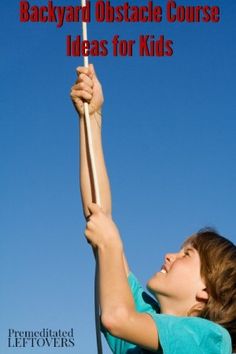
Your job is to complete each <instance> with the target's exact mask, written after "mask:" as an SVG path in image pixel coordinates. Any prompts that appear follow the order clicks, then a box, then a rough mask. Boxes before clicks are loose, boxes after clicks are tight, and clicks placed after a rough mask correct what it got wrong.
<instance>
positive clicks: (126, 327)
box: [71, 65, 236, 354]
mask: <svg viewBox="0 0 236 354" xmlns="http://www.w3.org/2000/svg"><path fill="white" fill-rule="evenodd" d="M77 73H78V79H77V81H76V84H75V85H74V86H73V87H72V90H71V97H72V100H73V103H74V105H75V108H76V110H77V111H78V113H79V116H80V181H81V193H82V201H83V209H84V215H85V217H86V219H87V227H86V230H85V235H86V237H87V239H88V241H89V243H90V244H91V245H92V246H93V247H96V248H97V250H98V260H99V268H100V276H99V277H100V278H99V281H100V306H101V320H102V325H103V332H104V334H105V336H106V339H107V340H108V343H109V345H110V347H111V349H112V351H113V352H114V353H144V352H147V351H149V352H156V353H159V354H160V353H164V354H173V353H178V354H184V353H191V354H194V353H196V354H199V353H204V354H210V353H212V354H213V353H214V354H218V353H219V354H220V353H221V354H223V353H224V354H230V353H232V345H231V338H232V343H233V346H235V319H236V310H235V309H236V307H235V301H234V300H235V298H236V289H235V283H236V267H235V265H236V262H235V261H236V248H235V245H234V244H233V243H231V242H230V241H228V240H226V239H225V238H223V237H221V236H220V235H218V234H217V233H216V232H214V231H213V230H204V231H202V232H199V233H198V234H196V235H193V236H192V237H191V238H189V239H188V240H187V241H186V242H185V243H184V245H183V246H182V247H181V249H180V251H179V252H177V253H175V254H167V255H166V257H165V263H164V264H163V266H162V268H161V270H160V271H159V272H157V273H156V274H154V276H153V277H152V278H151V279H150V280H149V281H148V289H149V290H150V291H151V293H152V294H153V295H154V297H155V298H156V300H157V301H154V300H153V299H152V298H151V297H150V296H149V295H147V294H146V293H145V292H144V291H143V289H142V287H141V286H140V284H139V283H138V281H137V279H136V278H135V277H134V275H133V274H132V273H131V272H130V271H129V268H128V264H127V261H126V259H125V256H124V252H123V244H122V241H121V238H120V234H119V231H118V229H117V227H116V225H115V223H114V222H113V220H112V217H111V215H112V211H111V193H110V186H109V179H108V176H107V172H106V166H105V162H104V157H103V150H102V139H101V126H102V117H101V107H102V104H103V94H102V88H101V85H100V83H99V81H98V79H97V77H96V74H95V71H94V68H93V66H92V65H90V67H89V68H88V69H87V68H83V67H80V68H78V69H77ZM84 101H87V102H88V103H89V110H90V119H91V129H92V136H93V143H94V151H95V154H96V167H97V171H98V183H99V186H100V192H101V203H102V208H100V207H99V206H98V205H96V204H94V203H91V201H92V200H94V191H93V188H92V186H91V183H90V174H91V167H90V162H89V157H88V155H87V154H88V152H87V139H86V131H85V123H84V108H83V102H84ZM212 252H213V253H212ZM212 254H213V255H215V256H214V257H212ZM209 259H210V262H209ZM225 284H227V285H226V286H225ZM210 320H211V321H210ZM213 321H214V322H213ZM218 323H219V324H218ZM220 324H221V325H220ZM223 326H224V327H225V328H224V327H223ZM226 328H227V329H228V331H227V330H226ZM229 333H230V334H229ZM230 335H231V337H230Z"/></svg>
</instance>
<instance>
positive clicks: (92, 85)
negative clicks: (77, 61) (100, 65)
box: [70, 64, 104, 117]
mask: <svg viewBox="0 0 236 354" xmlns="http://www.w3.org/2000/svg"><path fill="white" fill-rule="evenodd" d="M76 71H77V75H78V78H77V80H76V83H75V85H73V86H72V88H71V93H70V95H71V99H72V102H73V103H74V106H75V108H76V110H77V112H78V113H79V115H80V117H82V116H84V102H87V103H88V104H89V113H90V115H93V114H95V113H98V114H99V115H101V108H102V104H103V102H104V98H103V92H102V86H101V84H100V82H99V81H98V78H97V76H96V73H95V70H94V67H93V65H92V64H90V65H89V68H86V67H82V66H79V67H78V68H77V69H76Z"/></svg>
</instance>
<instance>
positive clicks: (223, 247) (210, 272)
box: [184, 228, 236, 351]
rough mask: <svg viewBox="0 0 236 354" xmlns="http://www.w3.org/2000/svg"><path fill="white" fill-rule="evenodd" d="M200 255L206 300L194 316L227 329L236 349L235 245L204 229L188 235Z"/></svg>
mask: <svg viewBox="0 0 236 354" xmlns="http://www.w3.org/2000/svg"><path fill="white" fill-rule="evenodd" d="M186 244H191V245H192V247H194V248H195V249H196V250H197V251H198V253H199V256H200V261H201V276H202V279H203V280H204V282H205V285H206V289H207V292H208V296H209V299H208V301H207V302H206V304H205V306H204V308H203V309H201V310H199V312H198V314H197V316H198V317H203V318H206V319H209V320H210V321H213V322H216V323H218V324H220V325H222V326H223V327H224V328H226V329H227V330H228V331H229V334H230V336H231V339H232V346H233V350H234V351H235V350H236V246H235V245H234V244H233V243H232V242H231V241H229V240H228V239H226V238H224V237H223V236H221V235H219V234H218V233H217V232H216V231H215V230H214V229H211V228H205V229H202V230H200V231H199V232H198V233H197V234H195V235H193V236H191V237H190V238H188V239H187V240H186V241H185V243H184V245H186Z"/></svg>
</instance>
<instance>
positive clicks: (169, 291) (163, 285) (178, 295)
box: [147, 244, 208, 316]
mask: <svg viewBox="0 0 236 354" xmlns="http://www.w3.org/2000/svg"><path fill="white" fill-rule="evenodd" d="M200 266H201V264H200V257H199V254H198V252H197V250H195V249H194V248H193V247H192V246H191V245H190V244H187V245H185V246H184V248H182V249H181V250H180V251H179V252H177V253H168V254H167V255H166V256H165V263H164V264H163V266H162V270H160V271H159V272H157V273H156V274H154V275H153V277H152V278H151V279H150V280H149V281H148V283H147V287H148V289H149V290H150V291H151V292H152V293H153V294H154V295H155V296H156V298H157V299H158V301H159V303H160V305H161V312H162V313H172V314H177V315H183V316H184V315H186V314H187V312H188V311H189V310H190V308H192V306H193V305H195V304H197V303H198V302H199V301H200V302H201V301H205V300H206V299H207V298H208V295H207V292H206V290H205V284H204V282H203V280H202V278H201V275H200Z"/></svg>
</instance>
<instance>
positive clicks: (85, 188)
mask: <svg viewBox="0 0 236 354" xmlns="http://www.w3.org/2000/svg"><path fill="white" fill-rule="evenodd" d="M90 122H91V132H92V139H93V148H94V154H95V164H96V169H97V177H98V185H99V191H100V198H101V207H102V208H103V210H104V211H105V212H106V213H107V214H108V215H111V212H112V210H111V209H112V206H111V190H110V182H109V178H108V175H107V170H106V165H105V160H104V154H103V148H102V132H101V116H100V115H99V114H98V113H95V114H94V115H92V116H91V117H90ZM80 191H81V196H82V202H83V210H84V215H85V217H87V216H88V215H89V214H90V213H89V210H88V208H87V206H88V204H89V203H91V202H95V192H94V188H93V183H92V170H91V164H90V160H89V154H88V139H87V136H86V129H85V118H84V117H81V118H80Z"/></svg>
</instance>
